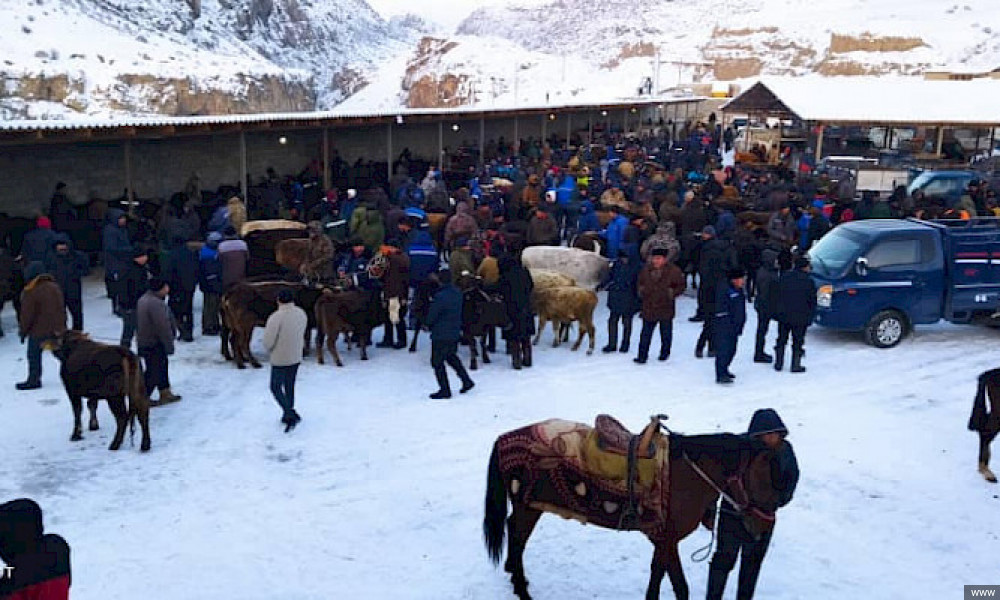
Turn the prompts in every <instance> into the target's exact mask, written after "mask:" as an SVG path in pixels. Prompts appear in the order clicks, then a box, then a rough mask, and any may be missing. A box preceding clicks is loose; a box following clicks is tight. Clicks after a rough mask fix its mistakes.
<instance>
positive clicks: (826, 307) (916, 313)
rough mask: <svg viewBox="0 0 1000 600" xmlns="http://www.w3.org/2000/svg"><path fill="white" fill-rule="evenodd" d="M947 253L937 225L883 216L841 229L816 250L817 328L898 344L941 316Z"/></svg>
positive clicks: (813, 259) (811, 253) (877, 343)
mask: <svg viewBox="0 0 1000 600" xmlns="http://www.w3.org/2000/svg"><path fill="white" fill-rule="evenodd" d="M944 255H945V248H944V247H943V245H942V236H941V233H940V232H939V231H938V228H937V227H936V226H933V225H930V224H927V223H924V222H921V221H911V220H896V219H877V220H867V221H854V222H851V223H845V224H843V225H840V226H838V227H837V228H835V229H834V230H833V231H831V232H830V233H828V234H827V235H826V236H824V237H823V239H822V240H820V241H819V243H817V244H816V245H815V246H814V247H813V248H812V249H811V250H810V251H809V257H810V259H811V262H812V275H813V279H814V280H815V281H816V286H817V289H818V290H819V291H818V295H817V313H816V323H817V324H819V325H823V326H826V327H831V328H834V329H843V330H848V331H862V332H864V334H865V339H866V341H868V342H869V343H870V344H872V345H875V346H878V347H881V348H888V347H891V346H895V345H896V344H898V343H899V342H900V341H901V340H902V339H903V337H904V336H905V335H906V333H907V331H908V330H909V329H910V328H911V327H912V326H913V325H918V324H928V323H935V322H937V321H938V320H940V319H941V317H942V311H943V310H944V306H943V298H944V290H945V274H944V260H945V256H944Z"/></svg>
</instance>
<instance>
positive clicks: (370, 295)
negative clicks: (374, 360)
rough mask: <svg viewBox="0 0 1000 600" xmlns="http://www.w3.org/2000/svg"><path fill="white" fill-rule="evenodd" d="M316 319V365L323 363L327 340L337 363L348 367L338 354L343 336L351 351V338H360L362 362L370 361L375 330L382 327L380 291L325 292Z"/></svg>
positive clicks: (318, 300) (315, 308)
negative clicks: (338, 346)
mask: <svg viewBox="0 0 1000 600" xmlns="http://www.w3.org/2000/svg"><path fill="white" fill-rule="evenodd" d="M313 311H314V313H315V317H316V330H317V331H316V361H317V362H318V363H319V364H324V363H323V340H324V339H325V340H326V344H327V347H328V348H329V349H330V354H332V355H333V361H334V363H335V364H336V365H337V366H338V367H342V366H344V363H343V362H342V361H341V360H340V354H339V353H338V352H337V338H338V337H339V336H340V334H341V333H343V334H344V337H345V338H346V339H347V349H348V350H350V349H351V342H350V340H351V337H350V334H352V333H355V334H357V336H358V344H359V345H360V346H361V360H368V346H369V345H371V338H372V330H373V329H374V328H375V327H377V326H378V325H380V324H381V323H382V315H381V303H380V301H379V293H378V291H374V290H373V291H369V290H363V289H352V290H347V291H343V292H335V291H333V290H329V289H327V290H324V291H323V293H322V294H321V295H320V297H319V298H318V299H317V300H316V305H315V307H314V308H313Z"/></svg>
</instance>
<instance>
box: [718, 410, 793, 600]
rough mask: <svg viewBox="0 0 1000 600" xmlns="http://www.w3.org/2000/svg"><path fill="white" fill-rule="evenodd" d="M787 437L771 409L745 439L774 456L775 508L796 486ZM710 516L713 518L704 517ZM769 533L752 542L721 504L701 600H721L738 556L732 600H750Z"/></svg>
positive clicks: (740, 522)
mask: <svg viewBox="0 0 1000 600" xmlns="http://www.w3.org/2000/svg"><path fill="white" fill-rule="evenodd" d="M787 435H788V429H787V428H786V427H785V424H784V423H783V422H782V421H781V417H780V416H778V413H777V412H775V410H774V409H772V408H762V409H760V410H758V411H756V412H755V413H754V414H753V418H751V419H750V428H749V429H748V430H747V436H749V437H751V438H754V439H756V440H759V441H761V442H763V443H764V445H766V446H767V447H768V448H769V449H770V450H771V451H773V452H774V457H773V458H772V459H771V461H772V465H771V473H772V475H771V485H772V486H773V487H774V489H775V490H776V491H777V492H778V508H781V507H783V506H785V505H786V504H788V503H789V502H791V500H792V495H793V494H794V493H795V486H796V485H797V484H798V482H799V465H798V462H797V461H796V460H795V451H794V450H793V449H792V445H791V444H790V443H788V441H787V440H785V437H786V436H787ZM711 516H713V515H711V514H709V515H707V517H711ZM773 533H774V530H773V529H772V530H771V531H767V532H765V533H764V534H763V535H761V537H760V538H759V539H758V538H755V537H754V536H753V535H752V534H751V533H750V532H749V531H747V528H746V527H745V526H744V525H743V518H742V516H741V515H740V514H739V512H738V511H737V509H736V507H734V506H733V505H731V504H729V503H728V502H726V501H723V502H722V513H721V514H720V515H719V531H718V535H719V542H718V546H717V547H716V550H715V555H714V556H713V557H712V565H711V567H710V568H709V571H708V592H707V593H706V594H705V599H706V600H722V593H723V592H724V591H725V589H726V579H727V578H728V577H729V572H730V571H732V570H733V567H734V566H735V565H736V559H737V558H739V556H740V553H742V554H743V559H742V562H741V563H740V575H739V584H738V585H739V587H738V588H737V591H736V598H737V599H738V600H751V599H752V598H753V593H754V589H755V588H756V587H757V577H758V576H759V575H760V566H761V563H762V562H763V561H764V554H766V553H767V547H768V545H769V544H770V543H771V535H772V534H773Z"/></svg>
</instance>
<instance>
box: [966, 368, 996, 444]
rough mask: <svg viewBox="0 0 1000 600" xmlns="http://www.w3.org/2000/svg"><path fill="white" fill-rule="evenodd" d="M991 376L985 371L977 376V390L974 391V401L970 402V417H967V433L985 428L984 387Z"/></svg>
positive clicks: (989, 372)
mask: <svg viewBox="0 0 1000 600" xmlns="http://www.w3.org/2000/svg"><path fill="white" fill-rule="evenodd" d="M992 374H993V372H992V371H986V372H984V373H982V374H980V375H979V388H978V389H977V390H976V399H975V400H974V401H973V402H972V415H971V416H970V417H969V431H982V430H983V428H984V427H986V419H987V415H986V385H987V380H988V379H991V377H990V375H992Z"/></svg>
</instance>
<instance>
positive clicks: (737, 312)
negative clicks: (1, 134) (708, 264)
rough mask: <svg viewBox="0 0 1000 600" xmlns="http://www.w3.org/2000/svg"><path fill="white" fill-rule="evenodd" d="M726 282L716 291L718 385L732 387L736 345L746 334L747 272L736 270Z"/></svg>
mask: <svg viewBox="0 0 1000 600" xmlns="http://www.w3.org/2000/svg"><path fill="white" fill-rule="evenodd" d="M727 279H728V281H727V282H726V283H722V284H720V286H719V290H718V292H716V295H715V316H714V318H713V319H712V334H713V340H714V343H715V382H716V383H721V384H730V383H732V382H733V380H734V379H735V376H734V375H733V374H732V373H730V372H729V365H731V364H732V363H733V358H734V357H735V356H736V344H737V343H738V342H739V339H740V336H741V335H743V326H744V325H745V324H746V321H747V308H746V296H744V295H743V282H744V273H743V271H741V270H739V269H733V270H732V271H730V272H729V273H728V275H727ZM702 285H704V283H703V284H702Z"/></svg>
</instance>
